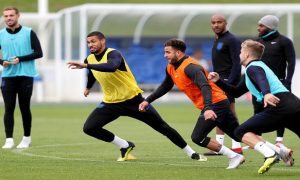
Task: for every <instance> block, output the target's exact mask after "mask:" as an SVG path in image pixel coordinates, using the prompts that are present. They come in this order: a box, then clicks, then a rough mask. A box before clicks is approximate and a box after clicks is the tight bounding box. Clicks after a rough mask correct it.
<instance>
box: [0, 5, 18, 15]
mask: <svg viewBox="0 0 300 180" xmlns="http://www.w3.org/2000/svg"><path fill="white" fill-rule="evenodd" d="M9 10H14V11H15V12H16V14H19V13H20V11H19V9H18V8H16V7H15V6H7V7H5V8H4V9H3V11H9Z"/></svg>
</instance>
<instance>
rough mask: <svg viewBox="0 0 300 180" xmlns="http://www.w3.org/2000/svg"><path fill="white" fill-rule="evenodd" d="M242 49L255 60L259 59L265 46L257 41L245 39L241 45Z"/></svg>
mask: <svg viewBox="0 0 300 180" xmlns="http://www.w3.org/2000/svg"><path fill="white" fill-rule="evenodd" d="M242 48H244V49H245V50H247V51H248V53H249V54H250V55H251V56H252V57H254V58H257V59H260V58H261V56H262V55H263V53H264V50H265V46H264V45H263V44H261V43H259V42H257V41H253V40H251V39H247V40H245V41H244V42H243V43H242Z"/></svg>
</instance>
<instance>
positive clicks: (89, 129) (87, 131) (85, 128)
mask: <svg viewBox="0 0 300 180" xmlns="http://www.w3.org/2000/svg"><path fill="white" fill-rule="evenodd" d="M94 130H95V129H94V128H93V127H91V126H88V125H87V124H84V126H83V132H84V133H85V134H88V135H91V134H92V133H93V132H94Z"/></svg>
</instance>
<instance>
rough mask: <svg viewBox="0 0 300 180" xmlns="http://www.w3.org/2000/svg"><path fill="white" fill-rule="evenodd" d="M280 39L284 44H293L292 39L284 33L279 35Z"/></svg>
mask: <svg viewBox="0 0 300 180" xmlns="http://www.w3.org/2000/svg"><path fill="white" fill-rule="evenodd" d="M279 41H280V43H282V44H293V42H292V40H291V39H290V38H288V37H286V36H284V35H280V36H279Z"/></svg>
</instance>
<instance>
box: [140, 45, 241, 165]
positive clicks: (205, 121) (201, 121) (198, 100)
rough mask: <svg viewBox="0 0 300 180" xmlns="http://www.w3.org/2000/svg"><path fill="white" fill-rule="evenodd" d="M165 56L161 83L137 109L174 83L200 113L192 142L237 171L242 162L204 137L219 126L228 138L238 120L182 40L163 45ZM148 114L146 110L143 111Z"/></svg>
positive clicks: (214, 141) (144, 107) (221, 92)
mask: <svg viewBox="0 0 300 180" xmlns="http://www.w3.org/2000/svg"><path fill="white" fill-rule="evenodd" d="M164 46H165V48H164V51H165V53H164V56H165V58H166V59H167V60H168V62H169V63H168V65H167V68H166V77H165V79H164V81H163V82H162V84H161V85H160V86H159V87H158V88H157V89H156V90H155V91H154V92H153V93H152V94H151V95H149V96H148V97H147V98H146V100H145V101H144V102H142V103H141V104H140V110H141V111H145V110H146V109H147V108H148V107H151V105H150V103H151V102H153V101H154V100H156V99H158V98H159V97H161V96H163V95H164V94H166V93H167V92H169V91H170V90H171V89H172V87H173V86H174V84H175V85H176V86H177V87H178V89H179V90H181V91H183V92H184V93H185V94H186V95H187V96H188V97H189V98H190V100H191V101H192V102H193V103H194V105H195V106H196V108H198V109H200V110H201V114H200V115H199V118H198V121H197V123H196V126H195V128H194V131H193V133H192V140H193V142H194V143H196V144H197V145H199V146H201V147H206V148H208V149H210V150H213V151H215V152H218V153H221V154H224V155H226V156H227V157H228V158H229V166H228V167H227V169H234V168H237V167H238V166H239V165H240V164H242V163H243V162H244V161H245V160H244V157H243V155H240V154H237V153H236V152H234V151H232V150H231V149H229V148H227V147H226V146H224V145H222V144H220V143H218V142H217V141H216V140H213V139H211V138H210V137H208V136H207V135H208V134H209V132H210V131H211V130H212V129H213V128H215V127H216V126H218V127H219V128H221V129H222V130H223V131H224V132H225V133H226V134H228V135H229V136H230V137H231V138H233V139H236V140H237V141H238V138H237V137H235V135H234V129H235V128H236V127H238V125H239V124H238V121H237V120H236V117H235V116H234V114H233V113H232V112H231V110H230V105H229V101H228V99H227V96H226V95H225V93H224V92H223V91H222V90H221V89H220V88H219V87H218V86H216V85H215V84H214V83H213V82H212V81H210V80H207V78H206V76H207V75H208V72H207V70H206V69H204V68H203V67H202V66H201V65H200V64H199V63H198V62H197V61H196V60H195V59H193V58H191V57H189V56H188V55H186V54H185V50H186V45H185V43H184V42H183V41H181V40H177V39H170V40H168V41H166V42H165V45H164ZM146 112H147V110H146Z"/></svg>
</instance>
